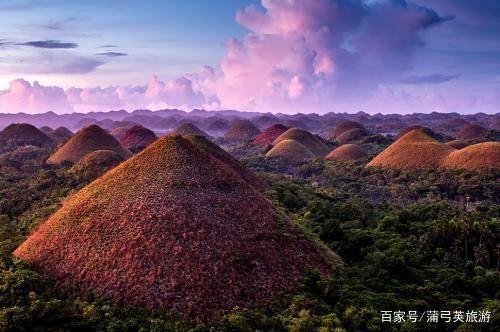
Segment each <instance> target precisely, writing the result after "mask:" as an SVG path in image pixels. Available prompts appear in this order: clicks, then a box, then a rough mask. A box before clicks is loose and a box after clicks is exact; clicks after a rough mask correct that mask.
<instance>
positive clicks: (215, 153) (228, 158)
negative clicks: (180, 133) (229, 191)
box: [186, 135, 267, 189]
mask: <svg viewBox="0 0 500 332" xmlns="http://www.w3.org/2000/svg"><path fill="white" fill-rule="evenodd" d="M186 139H187V140H189V141H190V142H191V143H193V144H194V145H196V146H197V147H199V148H202V149H203V150H205V151H206V152H208V153H209V154H210V155H211V156H212V157H215V158H216V159H218V160H219V161H221V162H223V163H224V164H225V165H226V166H228V167H229V168H230V169H232V170H233V171H235V172H236V174H238V175H239V176H240V177H241V178H242V179H243V180H245V181H246V182H247V183H248V184H250V185H251V186H253V187H255V188H257V189H263V188H265V187H267V185H266V184H265V183H264V181H262V180H261V179H260V178H259V177H257V176H256V175H255V174H253V173H252V172H251V171H250V170H249V169H248V168H247V167H246V166H245V165H243V164H242V163H241V162H239V161H238V160H237V159H236V158H234V157H233V156H232V155H231V154H229V153H228V152H226V151H225V150H224V149H222V148H221V147H220V146H218V145H217V144H215V143H213V142H212V141H210V140H209V139H208V138H206V137H205V136H193V135H190V136H186Z"/></svg>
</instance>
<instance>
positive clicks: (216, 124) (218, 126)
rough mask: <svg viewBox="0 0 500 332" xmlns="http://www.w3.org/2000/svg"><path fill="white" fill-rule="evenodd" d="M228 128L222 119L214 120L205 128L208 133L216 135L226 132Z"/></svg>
mask: <svg viewBox="0 0 500 332" xmlns="http://www.w3.org/2000/svg"><path fill="white" fill-rule="evenodd" d="M229 128H230V126H229V124H228V123H227V122H226V121H225V120H222V119H216V120H214V121H212V122H210V124H209V125H208V126H207V130H208V131H212V132H216V133H221V132H226V131H227V130H228V129H229Z"/></svg>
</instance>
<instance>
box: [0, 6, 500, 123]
mask: <svg viewBox="0 0 500 332" xmlns="http://www.w3.org/2000/svg"><path fill="white" fill-rule="evenodd" d="M0 17H1V20H0V112H3V113H17V112H26V113H43V112H48V111H54V112H56V113H68V112H90V111H106V110H112V109H126V110H129V111H131V110H133V109H139V108H149V109H152V110H156V109H162V108H179V109H184V110H191V109H193V108H205V109H211V110H218V109H238V110H242V111H261V112H273V113H278V112H282V113H296V112H303V113H313V112H314V113H326V112H332V111H333V112H351V113H354V112H358V111H364V112H368V113H372V114H373V113H379V112H380V113H414V112H423V113H429V112H433V111H437V112H458V113H476V112H486V113H496V112H498V111H500V37H499V36H500V1H496V0H474V1H470V0H414V1H405V0H217V1H205V0H189V1H178V0H163V1H162V0H143V1H123V0H122V1H118V0H102V1H96V0H85V1H83V0H72V1H55V0H3V1H1V2H0Z"/></svg>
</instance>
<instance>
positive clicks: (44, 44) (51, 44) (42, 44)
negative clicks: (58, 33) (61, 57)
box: [17, 40, 78, 48]
mask: <svg viewBox="0 0 500 332" xmlns="http://www.w3.org/2000/svg"><path fill="white" fill-rule="evenodd" d="M17 45H23V46H31V47H37V48H77V47H78V44H76V43H63V42H61V41H59V40H35V41H29V42H26V43H20V44H17Z"/></svg>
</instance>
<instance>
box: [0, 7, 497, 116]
mask: <svg viewBox="0 0 500 332" xmlns="http://www.w3.org/2000/svg"><path fill="white" fill-rule="evenodd" d="M236 20H237V21H238V22H239V23H240V24H241V25H242V26H244V27H245V28H247V29H248V30H249V32H248V33H247V34H246V35H245V36H244V37H243V38H242V39H241V40H238V39H235V38H231V39H229V40H228V41H227V42H226V48H227V52H226V54H225V56H224V57H223V58H222V59H221V61H220V63H219V64H218V65H217V66H214V67H210V66H204V67H203V68H202V69H201V70H200V71H199V72H197V73H191V74H185V75H183V76H181V77H179V78H177V79H173V80H168V81H161V80H159V79H158V78H157V77H152V78H151V79H150V80H149V82H148V83H147V84H146V85H144V86H117V87H106V88H103V87H94V88H84V89H82V88H69V89H67V90H66V91H64V90H62V89H59V88H53V87H41V86H40V85H38V84H37V83H34V84H33V86H31V85H30V84H29V83H28V82H25V81H24V82H23V83H22V84H21V85H22V86H23V88H22V89H21V90H22V91H21V93H18V92H16V91H17V90H18V89H17V88H16V84H14V85H11V87H10V88H9V89H8V90H6V91H3V92H1V93H0V110H2V111H4V110H7V111H19V110H21V109H22V108H23V107H25V104H29V105H30V106H29V109H30V111H32V112H36V111H38V112H40V111H42V110H47V109H54V110H56V111H59V112H64V111H68V110H77V111H92V110H109V109H120V108H124V109H134V108H151V109H158V108H164V107H176V108H183V109H191V108H198V107H204V108H209V109H214V108H215V109H216V108H236V109H242V110H256V111H264V112H265V111H270V112H286V113H291V112H298V111H299V112H326V111H339V110H340V111H357V110H359V109H361V108H365V110H366V111H371V110H373V112H377V111H385V110H386V109H391V110H395V109H400V110H401V111H406V110H417V109H418V110H421V109H424V110H429V108H440V109H442V110H446V109H450V108H452V107H459V106H460V105H465V102H464V103H456V104H452V103H450V102H449V101H447V99H449V98H447V97H445V96H443V95H432V94H429V93H423V94H421V95H420V96H418V97H416V96H415V93H414V92H412V93H409V92H405V91H403V90H400V89H393V88H391V84H394V82H396V81H397V80H398V79H399V78H400V77H401V75H402V74H403V73H404V72H405V71H406V70H407V68H409V66H410V65H411V60H412V56H413V54H414V52H415V50H417V49H418V48H420V47H421V46H422V45H423V41H422V39H421V38H422V34H423V33H425V32H426V31H427V30H428V29H429V28H431V27H433V26H435V25H438V24H441V23H443V22H445V21H446V20H447V18H442V17H440V16H439V15H438V14H437V13H436V12H434V11H433V10H431V9H428V8H426V7H422V6H417V5H414V4H411V3H407V2H406V1H404V0H379V1H347V0H262V7H257V6H249V7H247V8H245V9H243V10H240V11H238V12H237V13H236ZM18 84H20V83H18ZM23 98H27V99H30V102H29V103H23V102H22V99H23ZM491 100H496V99H495V98H494V97H492V98H491ZM384 103H385V104H386V105H384ZM459 104H460V105H459ZM387 105H388V106H387ZM457 105H458V106H457ZM460 107H461V106H460ZM366 108H369V109H366ZM453 110H454V109H453Z"/></svg>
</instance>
